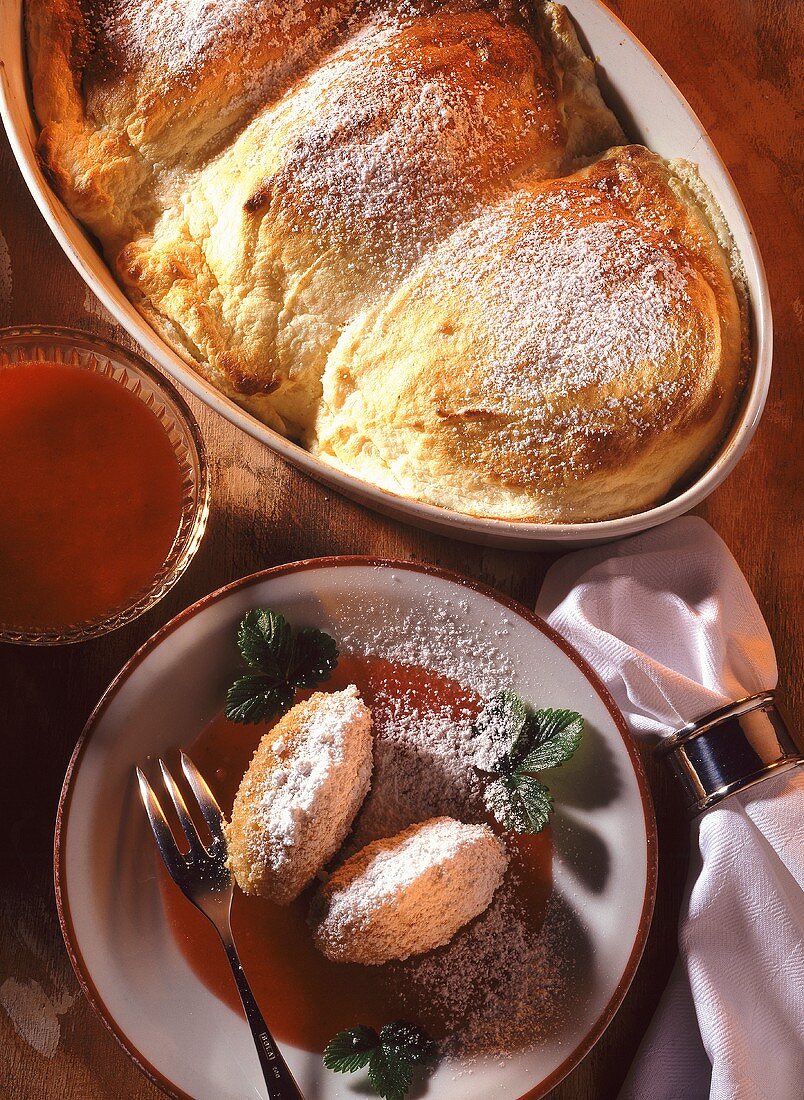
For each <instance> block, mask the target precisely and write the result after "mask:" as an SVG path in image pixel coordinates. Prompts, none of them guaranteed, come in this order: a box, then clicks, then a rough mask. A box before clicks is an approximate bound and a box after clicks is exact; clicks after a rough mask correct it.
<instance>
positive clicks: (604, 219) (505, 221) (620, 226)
mask: <svg viewBox="0 0 804 1100" xmlns="http://www.w3.org/2000/svg"><path fill="white" fill-rule="evenodd" d="M567 198H569V199H570V201H571V203H573V204H576V206H577V205H578V204H579V192H578V190H577V189H572V190H571V192H570V193H569V194H568V195H567V196H564V195H562V194H561V193H560V192H556V191H553V192H550V191H546V192H545V193H544V194H538V193H536V194H535V195H534V196H533V197H531V196H529V195H528V193H527V192H521V193H519V194H515V195H512V196H511V197H509V198H508V199H506V200H505V201H503V202H501V203H498V204H497V205H496V206H494V207H493V208H491V209H490V210H488V211H487V212H485V213H483V214H482V215H480V216H479V217H478V218H477V219H476V220H475V221H473V222H471V223H469V224H467V225H466V226H464V227H462V228H461V230H459V231H458V233H457V234H456V235H455V236H453V238H452V239H451V241H450V243H449V256H450V262H449V263H446V262H444V263H441V264H439V265H437V266H436V267H435V268H434V270H433V273H432V275H431V276H429V277H427V278H425V280H424V282H423V289H422V294H423V295H438V294H439V293H444V292H446V293H448V294H450V295H454V294H460V295H461V296H462V297H464V296H468V297H470V298H471V297H473V296H474V297H476V298H477V299H478V310H479V315H480V316H482V318H483V321H484V324H485V325H487V333H488V347H487V349H486V354H487V356H488V361H487V365H486V366H485V369H486V371H487V375H488V394H487V396H488V397H489V400H490V401H492V402H494V403H497V404H498V405H499V406H500V407H501V408H503V409H508V410H509V411H514V410H515V409H516V407H517V406H518V405H519V404H520V403H521V402H522V401H527V402H528V403H533V404H537V405H538V402H539V400H540V399H541V400H542V401H543V402H544V405H545V415H546V416H549V417H551V418H552V417H554V413H553V411H551V410H549V407H548V406H549V399H558V398H567V397H577V396H578V395H582V394H583V391H584V390H586V389H587V388H589V387H612V388H613V389H614V390H615V392H616V390H617V385H618V383H622V390H623V395H627V394H628V393H631V392H633V391H634V388H635V377H634V375H635V371H637V372H638V371H640V370H641V369H642V368H644V367H651V368H653V367H655V366H656V365H658V364H661V363H663V362H664V360H665V359H666V357H667V356H668V355H669V354H670V353H671V352H673V350H674V349H675V347H676V343H677V332H676V329H675V326H674V325H673V323H672V319H673V317H674V315H675V314H677V313H681V312H684V311H686V310H689V309H690V308H691V303H690V300H689V296H688V293H687V272H688V269H687V265H686V263H685V261H684V260H683V258H682V257H681V256H680V255H679V254H677V253H676V251H675V249H674V246H673V243H672V241H670V240H669V239H659V238H657V235H656V234H655V233H653V232H651V230H650V228H648V227H646V226H644V225H640V224H638V223H636V222H628V221H626V220H624V219H623V217H622V213H621V212H617V213H616V215H615V214H614V212H613V210H612V207H611V205H610V203H609V202H607V199H606V197H604V196H602V195H596V194H595V193H594V191H592V190H590V191H589V192H587V193H586V194H585V195H583V194H582V193H580V198H581V202H580V208H581V211H582V213H583V219H581V218H579V216H578V210H577V208H575V209H574V208H568V207H567V206H566V203H567ZM456 258H457V263H456V262H455V260H456ZM680 373H682V374H683V373H684V372H683V370H681V371H680ZM655 377H656V372H655V371H654V370H651V371H650V378H651V379H655ZM587 411H588V410H586V409H584V410H583V413H584V415H587Z"/></svg>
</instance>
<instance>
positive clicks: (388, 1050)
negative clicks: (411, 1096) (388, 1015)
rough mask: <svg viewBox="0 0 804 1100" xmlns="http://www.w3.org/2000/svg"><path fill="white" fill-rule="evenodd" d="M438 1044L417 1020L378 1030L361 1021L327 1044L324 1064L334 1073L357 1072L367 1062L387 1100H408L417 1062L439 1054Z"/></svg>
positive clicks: (371, 1077)
mask: <svg viewBox="0 0 804 1100" xmlns="http://www.w3.org/2000/svg"><path fill="white" fill-rule="evenodd" d="M436 1050H437V1048H436V1044H435V1043H434V1042H433V1040H432V1039H431V1038H430V1036H429V1035H428V1034H427V1032H426V1031H425V1030H424V1028H421V1027H419V1026H418V1025H417V1024H411V1023H408V1022H407V1021H405V1020H396V1021H395V1022H394V1023H392V1024H386V1025H385V1027H383V1028H381V1029H380V1031H379V1033H378V1032H376V1031H375V1030H374V1028H373V1027H366V1026H365V1025H364V1024H358V1026H357V1027H350V1028H348V1029H347V1030H346V1031H340V1032H338V1034H337V1035H336V1036H335V1038H334V1039H332V1040H331V1042H329V1043H328V1044H327V1048H326V1050H325V1051H324V1065H325V1066H326V1067H327V1069H331V1070H334V1071H335V1073H354V1072H355V1071H356V1070H359V1069H363V1068H364V1067H365V1066H368V1075H369V1081H370V1082H371V1084H372V1086H373V1088H374V1091H375V1092H376V1093H377V1095H378V1096H382V1097H384V1100H405V1097H406V1096H407V1094H408V1092H409V1090H410V1086H411V1085H412V1083H413V1073H414V1070H415V1068H416V1067H417V1066H425V1065H426V1064H427V1063H428V1062H430V1061H432V1060H433V1058H434V1057H435V1055H436Z"/></svg>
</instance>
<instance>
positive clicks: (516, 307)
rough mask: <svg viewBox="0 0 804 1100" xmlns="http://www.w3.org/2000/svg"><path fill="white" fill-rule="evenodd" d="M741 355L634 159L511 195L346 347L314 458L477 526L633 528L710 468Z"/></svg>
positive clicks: (659, 190)
mask: <svg viewBox="0 0 804 1100" xmlns="http://www.w3.org/2000/svg"><path fill="white" fill-rule="evenodd" d="M740 351H741V323H740V311H739V307H738V303H737V299H736V296H735V291H734V287H733V284H732V279H731V276H730V273H729V269H728V265H727V262H726V257H725V255H724V253H723V250H722V248H721V247H720V244H719V243H718V240H717V237H716V235H715V233H714V231H713V230H712V228H711V227H710V225H709V223H708V221H707V220H706V218H705V217H704V215H703V213H702V211H701V210H700V208H699V207H698V206H697V204H696V203H695V201H694V200H693V198H692V195H691V194H690V192H689V191H688V190H687V188H686V187H685V185H684V184H683V183H682V182H681V181H680V180H679V179H678V178H677V177H676V176H675V175H674V174H673V173H672V172H671V171H670V169H669V168H668V166H667V165H666V164H665V163H664V162H663V161H662V160H661V159H660V158H659V157H656V156H655V155H654V154H652V153H649V152H648V151H647V150H645V149H642V148H641V147H639V146H630V147H627V148H623V149H618V150H612V151H611V152H610V153H608V154H606V156H605V157H603V158H601V159H600V160H598V161H596V162H595V163H594V164H593V165H591V166H590V167H589V168H587V169H584V170H582V171H581V172H579V173H577V174H575V175H572V176H569V177H565V178H563V179H559V180H550V181H543V180H528V181H527V182H526V181H522V185H521V186H520V187H519V188H518V189H517V190H516V191H515V192H513V193H512V194H510V195H507V196H505V197H504V198H502V199H501V200H499V201H498V202H497V203H494V204H489V205H488V206H487V207H486V208H485V209H484V210H483V211H482V212H481V213H480V214H479V215H478V216H477V218H475V219H474V220H472V221H469V222H467V223H465V224H464V225H462V226H461V227H460V228H459V229H458V230H457V231H456V233H455V234H454V235H453V236H452V237H450V238H448V239H447V240H446V241H445V242H444V243H443V244H442V245H441V247H440V248H439V249H437V250H435V251H434V252H433V253H432V254H431V255H430V256H429V257H428V261H427V263H426V264H422V265H421V266H420V267H419V268H417V270H416V271H415V272H414V273H413V274H412V275H411V277H410V278H409V279H408V280H406V281H405V282H403V283H402V285H401V286H400V287H399V289H398V290H397V291H396V293H395V294H394V295H393V296H392V297H391V298H389V299H388V300H387V301H384V302H383V303H381V304H378V305H377V306H376V307H375V308H374V309H373V310H370V311H367V312H366V313H365V314H364V315H363V316H362V317H361V318H360V319H359V320H358V321H357V322H355V323H354V324H353V325H351V326H350V327H349V328H347V329H346V330H345V331H344V333H343V335H342V336H341V339H340V341H339V344H338V345H337V347H336V348H335V350H334V351H333V353H332V354H331V355H330V357H329V362H328V365H327V371H326V373H325V378H324V408H325V409H326V413H325V414H323V415H322V416H320V417H319V434H318V436H317V438H316V439H315V440H314V443H313V445H314V449H315V450H316V451H318V452H321V453H325V454H327V455H328V456H329V457H330V458H331V459H332V460H333V461H335V462H337V463H338V464H339V465H342V466H343V467H345V468H348V469H353V470H357V471H358V472H360V473H362V474H363V475H364V476H366V477H367V478H368V479H369V480H372V481H376V482H379V483H380V484H382V485H384V486H385V487H387V488H390V489H395V490H396V491H397V492H399V491H404V492H406V493H408V494H409V495H411V496H416V497H418V498H419V499H422V500H426V501H429V502H431V503H434V504H439V505H443V506H446V507H451V508H457V509H458V510H466V511H469V512H471V513H472V514H475V515H485V516H497V517H504V518H509V519H515V520H524V519H532V518H539V519H543V520H546V521H548V522H549V521H561V520H565V521H577V522H582V521H587V520H592V519H597V518H600V517H608V516H617V515H628V514H632V513H634V512H638V511H640V510H641V509H643V508H645V507H647V506H648V505H650V504H651V503H652V502H654V501H655V500H657V499H661V497H663V496H664V495H665V494H666V493H667V492H668V491H669V490H670V489H671V488H672V486H673V484H674V482H675V481H676V480H677V479H678V478H679V477H680V476H681V475H682V474H683V473H686V472H688V471H690V470H692V469H694V468H695V465H696V463H698V462H700V461H701V460H702V459H704V458H706V457H707V456H708V455H709V454H710V453H711V450H712V448H713V447H714V446H715V444H716V443H717V441H718V440H719V438H720V437H721V435H722V433H723V431H724V428H725V426H726V423H727V421H728V418H729V416H730V414H731V411H732V409H733V403H734V396H735V393H736V391H737V388H738V386H739V381H740Z"/></svg>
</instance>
